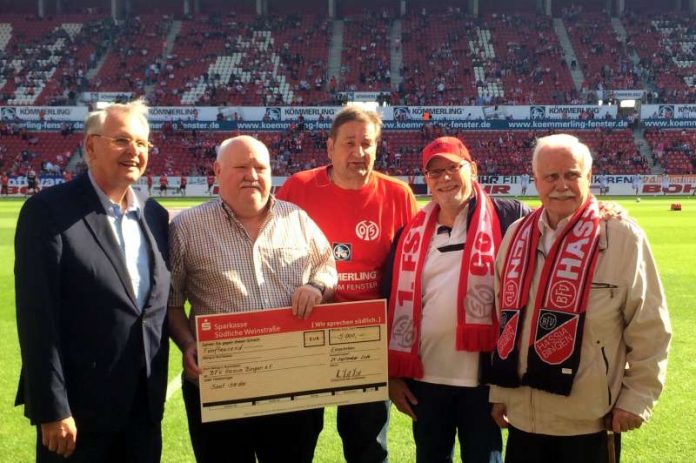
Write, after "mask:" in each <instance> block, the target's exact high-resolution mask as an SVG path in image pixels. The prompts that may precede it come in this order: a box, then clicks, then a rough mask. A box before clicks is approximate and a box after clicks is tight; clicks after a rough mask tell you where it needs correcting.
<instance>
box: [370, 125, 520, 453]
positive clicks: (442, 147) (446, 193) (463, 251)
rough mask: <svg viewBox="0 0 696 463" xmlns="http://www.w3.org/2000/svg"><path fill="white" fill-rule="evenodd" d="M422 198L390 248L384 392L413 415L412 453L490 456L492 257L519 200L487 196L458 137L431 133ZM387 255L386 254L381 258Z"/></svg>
mask: <svg viewBox="0 0 696 463" xmlns="http://www.w3.org/2000/svg"><path fill="white" fill-rule="evenodd" d="M423 173H424V175H425V179H426V182H427V184H428V187H429V188H430V190H431V192H432V201H430V202H429V203H428V204H427V205H426V206H425V207H424V208H423V209H421V211H420V212H419V213H418V214H417V215H416V217H415V218H414V219H413V220H411V222H410V223H409V224H408V225H407V226H406V227H405V228H404V229H403V230H402V232H401V233H400V234H399V235H398V236H397V240H396V241H395V245H396V247H395V249H393V253H392V255H391V257H392V260H391V266H390V267H388V268H389V269H390V270H391V272H392V273H391V275H386V276H385V281H386V282H391V284H390V286H389V287H383V288H384V293H385V295H386V293H387V291H389V294H390V297H389V326H390V329H389V377H390V379H389V395H390V398H391V400H392V401H393V402H394V404H395V405H396V407H397V408H398V409H399V410H400V411H401V412H403V413H405V414H407V415H409V416H410V417H411V418H412V419H413V436H414V439H415V441H416V455H417V458H416V461H417V462H432V461H450V459H451V455H452V451H453V448H454V437H455V434H456V433H457V432H458V433H459V441H460V444H461V455H462V460H463V461H467V462H489V461H500V455H501V447H502V441H501V437H500V430H499V429H498V426H497V425H496V424H495V422H494V421H493V420H492V418H491V416H490V411H491V406H490V404H489V403H488V387H487V386H485V385H484V384H485V382H486V379H485V378H486V372H487V367H489V359H490V354H489V353H490V352H491V351H492V350H493V349H494V347H495V339H496V335H497V326H496V320H495V307H494V303H495V298H494V293H493V286H494V270H495V269H494V263H495V256H496V253H497V250H498V245H499V243H500V240H501V237H502V235H503V234H504V233H505V230H506V229H507V227H508V226H509V225H510V224H512V223H513V222H514V221H516V220H517V219H518V218H520V217H523V216H524V215H526V214H527V213H528V212H529V209H528V208H527V207H526V206H524V205H523V204H521V203H519V202H518V201H515V200H508V199H494V198H489V197H488V195H487V194H486V193H485V192H484V191H483V188H482V187H481V186H480V185H479V184H478V182H477V181H476V163H475V162H474V161H473V160H472V159H471V155H470V154H469V151H468V150H467V148H466V147H465V146H464V144H463V143H462V142H461V141H460V140H459V139H457V138H454V137H440V138H437V139H436V140H435V141H433V142H432V143H430V144H429V145H427V146H426V147H425V148H424V149H423ZM388 265H389V264H388Z"/></svg>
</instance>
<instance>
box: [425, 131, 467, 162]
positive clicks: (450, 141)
mask: <svg viewBox="0 0 696 463" xmlns="http://www.w3.org/2000/svg"><path fill="white" fill-rule="evenodd" d="M435 156H441V157H443V158H446V159H449V160H450V161H453V162H460V161H469V162H472V160H471V155H470V154H469V150H468V149H466V146H464V143H462V141H461V140H460V139H459V138H456V137H440V138H436V139H435V140H433V141H432V142H430V143H429V144H428V146H426V147H425V148H423V170H426V169H427V167H428V163H429V162H430V161H431V160H432V159H433V158H434V157H435Z"/></svg>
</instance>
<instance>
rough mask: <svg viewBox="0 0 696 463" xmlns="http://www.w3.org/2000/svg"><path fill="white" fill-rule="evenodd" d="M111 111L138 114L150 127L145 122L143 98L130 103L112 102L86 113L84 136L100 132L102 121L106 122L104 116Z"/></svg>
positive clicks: (145, 104) (145, 108)
mask: <svg viewBox="0 0 696 463" xmlns="http://www.w3.org/2000/svg"><path fill="white" fill-rule="evenodd" d="M113 112H124V113H131V114H135V115H137V116H140V117H142V119H143V122H144V123H145V126H146V127H147V128H148V130H149V129H150V125H149V124H148V122H147V114H148V107H147V103H146V102H145V100H143V99H137V100H134V101H131V102H130V103H114V104H111V105H109V106H107V107H105V108H102V109H97V110H95V111H92V112H90V113H89V114H87V118H86V119H85V138H86V137H87V136H88V135H93V134H99V133H101V130H102V128H103V126H104V122H106V116H108V115H109V114H110V113H113Z"/></svg>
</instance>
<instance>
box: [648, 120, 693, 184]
mask: <svg viewBox="0 0 696 463" xmlns="http://www.w3.org/2000/svg"><path fill="white" fill-rule="evenodd" d="M645 138H646V139H647V140H648V143H649V144H650V148H651V149H652V150H653V152H654V153H655V160H656V161H657V162H658V163H660V164H661V165H662V166H663V168H664V171H665V172H666V173H668V174H693V173H696V131H694V130H646V131H645Z"/></svg>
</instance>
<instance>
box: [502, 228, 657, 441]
mask: <svg viewBox="0 0 696 463" xmlns="http://www.w3.org/2000/svg"><path fill="white" fill-rule="evenodd" d="M519 224H520V221H519V220H518V221H517V222H516V223H515V224H514V225H513V226H511V227H510V229H509V230H508V231H507V233H506V235H505V238H504V239H503V242H502V244H501V248H500V252H499V254H498V258H497V261H496V283H497V284H499V283H500V272H501V270H502V265H503V261H504V259H505V255H506V252H507V249H508V245H509V242H510V239H511V238H512V235H513V233H514V230H516V229H517V227H518V226H519ZM539 241H540V244H539V249H538V251H537V262H536V268H535V269H534V278H533V280H532V288H531V290H530V293H529V304H528V305H527V307H526V309H525V312H524V313H525V315H524V323H523V328H522V336H521V341H520V342H521V344H520V345H521V346H528V345H529V336H530V330H531V316H530V314H531V313H532V312H533V305H534V300H535V299H536V291H537V289H538V285H539V283H540V282H539V278H540V275H541V268H542V266H543V264H544V257H545V256H544V252H543V246H542V242H543V237H542V239H541V240H539ZM542 284H543V283H542ZM499 292H500V291H499V287H498V286H497V285H496V294H497V295H499ZM497 306H498V307H499V306H500V305H499V304H497ZM670 338H671V326H670V321H669V314H668V312H667V303H666V300H665V294H664V290H663V288H662V283H661V282H660V278H659V275H658V273H657V269H656V268H655V261H654V259H653V257H652V254H651V252H650V245H649V244H648V240H647V238H646V236H645V233H644V232H643V231H642V230H641V229H640V228H638V226H637V225H636V224H635V223H634V222H632V221H631V220H630V219H623V220H617V219H611V220H609V221H608V222H602V223H601V230H600V242H599V258H598V262H597V267H596V270H595V274H594V278H593V281H592V289H591V291H590V299H589V304H588V307H587V313H586V318H585V329H584V335H583V339H582V348H581V349H582V350H581V356H580V365H579V368H578V372H577V374H576V376H575V381H574V383H573V389H572V391H571V393H570V395H569V396H567V397H566V396H562V395H556V394H551V393H548V392H544V391H541V390H538V389H532V388H530V387H527V386H521V387H518V388H502V387H497V386H492V387H491V392H490V401H491V402H494V403H495V402H499V403H504V404H505V405H506V407H507V417H508V420H509V421H510V424H512V425H513V426H514V427H516V428H518V429H521V430H523V431H526V432H531V433H537V434H548V435H557V436H568V435H578V434H589V433H594V432H598V431H601V430H602V429H604V427H603V424H602V418H603V417H604V416H605V415H606V414H607V413H609V412H610V411H611V410H612V408H613V407H615V406H616V407H618V408H621V409H623V410H626V411H628V412H630V413H634V414H636V415H639V416H641V417H642V418H643V419H644V420H647V419H648V418H649V416H650V413H651V410H652V408H653V406H654V405H655V402H656V401H657V398H658V396H659V395H660V392H661V391H662V387H663V385H664V382H665V373H666V369H667V351H668V349H669V343H670ZM526 368H527V347H525V348H522V349H520V361H519V368H518V374H519V375H520V377H521V376H522V374H523V373H524V372H525V371H526Z"/></svg>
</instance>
